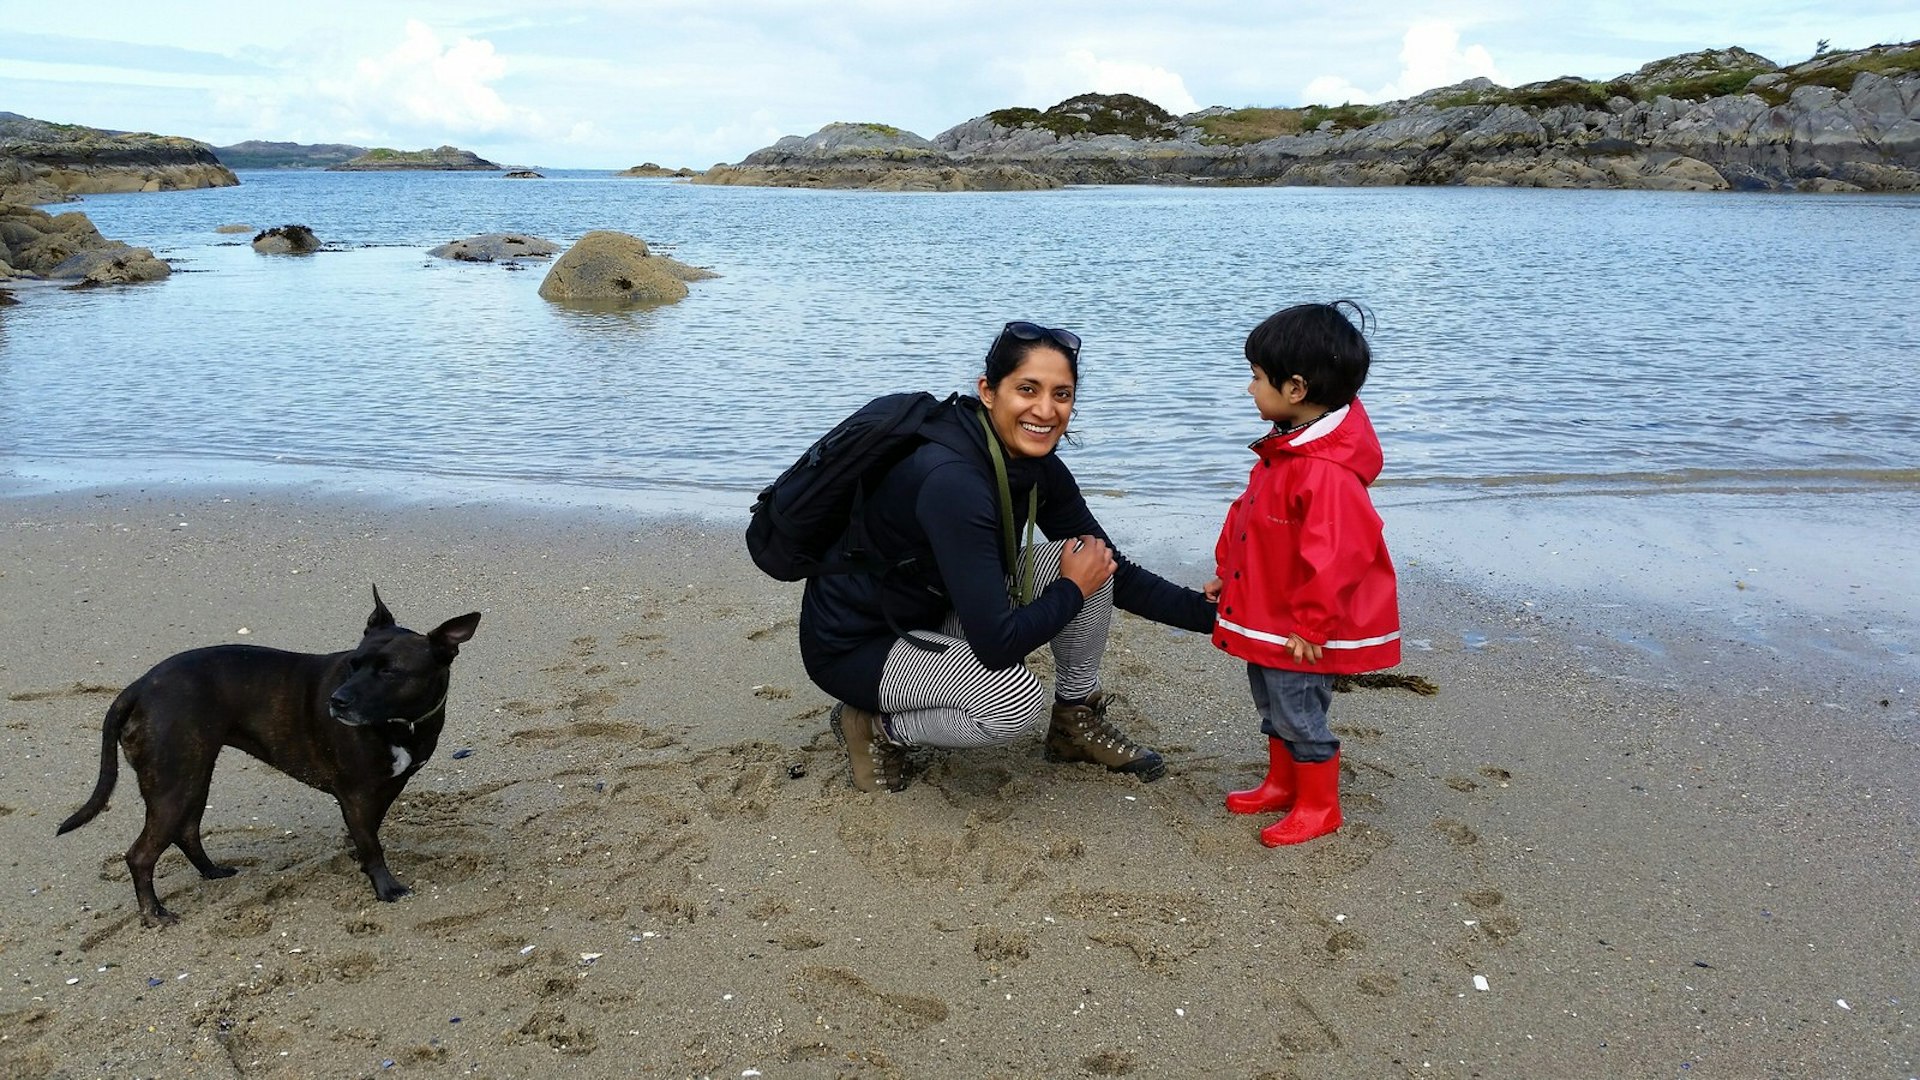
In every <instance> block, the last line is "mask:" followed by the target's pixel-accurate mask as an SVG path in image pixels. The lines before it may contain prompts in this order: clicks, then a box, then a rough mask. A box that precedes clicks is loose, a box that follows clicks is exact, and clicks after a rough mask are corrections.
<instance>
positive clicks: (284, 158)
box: [213, 139, 367, 169]
mask: <svg viewBox="0 0 1920 1080" xmlns="http://www.w3.org/2000/svg"><path fill="white" fill-rule="evenodd" d="M213 152H214V154H215V155H217V156H218V157H219V158H220V163H221V164H223V165H225V166H226V167H227V168H229V169H324V168H326V167H327V166H329V165H338V164H340V163H341V162H343V161H351V160H353V159H354V158H357V157H359V156H360V155H361V154H364V153H366V152H367V148H366V147H364V146H349V145H347V144H346V143H295V142H264V141H262V140H259V139H248V140H247V141H246V142H237V143H234V144H233V145H232V146H216V147H214V148H213Z"/></svg>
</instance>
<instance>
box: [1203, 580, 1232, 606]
mask: <svg viewBox="0 0 1920 1080" xmlns="http://www.w3.org/2000/svg"><path fill="white" fill-rule="evenodd" d="M1226 587H1227V583H1226V582H1224V581H1222V580H1220V579H1219V578H1214V579H1213V580H1212V581H1209V582H1207V583H1206V584H1205V585H1202V586H1200V595H1202V596H1204V597H1206V598H1207V603H1209V604H1217V603H1219V602H1220V593H1221V591H1222V590H1224V589H1225V588H1226Z"/></svg>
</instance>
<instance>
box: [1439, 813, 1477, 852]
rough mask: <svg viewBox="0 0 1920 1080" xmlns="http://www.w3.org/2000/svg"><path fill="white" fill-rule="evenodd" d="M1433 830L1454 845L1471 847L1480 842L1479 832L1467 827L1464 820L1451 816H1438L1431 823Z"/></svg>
mask: <svg viewBox="0 0 1920 1080" xmlns="http://www.w3.org/2000/svg"><path fill="white" fill-rule="evenodd" d="M1433 831H1434V832H1437V833H1439V834H1440V835H1441V836H1444V837H1446V838H1447V842H1448V843H1450V844H1452V845H1453V846H1454V847H1471V846H1472V845H1474V844H1477V843H1479V842H1480V834H1479V833H1477V832H1474V831H1473V830H1472V829H1470V828H1468V827H1467V825H1466V823H1465V822H1461V821H1455V820H1453V819H1452V818H1440V819H1439V820H1437V821H1435V822H1434V823H1433Z"/></svg>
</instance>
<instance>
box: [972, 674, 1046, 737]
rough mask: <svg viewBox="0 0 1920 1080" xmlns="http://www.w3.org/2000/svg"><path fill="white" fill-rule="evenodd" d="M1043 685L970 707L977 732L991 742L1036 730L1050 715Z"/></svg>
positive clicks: (1031, 732) (1029, 733) (1028, 733)
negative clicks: (972, 708) (988, 703)
mask: <svg viewBox="0 0 1920 1080" xmlns="http://www.w3.org/2000/svg"><path fill="white" fill-rule="evenodd" d="M1050 704H1051V703H1050V702H1049V701H1048V700H1047V694H1046V690H1045V688H1044V687H1041V686H1039V685H1037V684H1036V685H1034V686H1032V687H1030V688H1026V689H1025V690H1023V691H1022V692H1021V693H1020V694H1019V695H1018V696H1017V697H1011V698H1007V699H1003V700H1000V701H997V702H995V703H993V704H992V705H989V706H985V707H983V708H980V709H977V710H973V717H974V720H975V721H976V722H977V723H978V724H979V725H980V734H981V735H982V736H983V737H985V738H987V739H988V740H989V741H991V742H994V743H1007V742H1014V741H1015V740H1018V739H1021V738H1023V737H1025V736H1028V735H1032V734H1033V733H1035V732H1037V731H1039V730H1040V729H1041V727H1042V726H1044V725H1045V724H1046V722H1047V718H1048V717H1049V716H1050V715H1051V710H1050V708H1049V706H1050Z"/></svg>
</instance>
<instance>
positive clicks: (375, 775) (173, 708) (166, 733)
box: [58, 588, 480, 926]
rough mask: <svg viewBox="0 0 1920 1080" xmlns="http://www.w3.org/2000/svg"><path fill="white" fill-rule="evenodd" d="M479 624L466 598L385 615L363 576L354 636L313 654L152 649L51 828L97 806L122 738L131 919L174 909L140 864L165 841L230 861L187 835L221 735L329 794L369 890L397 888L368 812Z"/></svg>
mask: <svg viewBox="0 0 1920 1080" xmlns="http://www.w3.org/2000/svg"><path fill="white" fill-rule="evenodd" d="M479 625H480V613H479V612H477V611H476V612H473V613H472V614H469V615H462V616H460V617H459V618H456V619H448V620H447V621H446V622H444V623H442V624H441V625H440V626H439V627H438V628H437V629H435V630H434V631H433V632H432V633H428V634H416V633H414V632H413V631H411V630H407V629H404V628H402V627H399V626H396V625H394V621H393V613H392V612H389V611H388V610H387V605H385V604H384V603H381V601H380V590H379V589H377V588H376V589H375V590H374V591H373V614H372V615H370V616H368V617H367V630H366V633H365V634H364V635H363V636H362V637H361V638H360V645H359V647H358V648H356V649H352V650H349V651H347V652H337V653H328V654H326V655H318V654H314V653H295V652H283V651H281V650H279V649H266V648H261V647H260V646H257V645H215V646H212V647H210V648H205V649H193V650H191V651H189V652H183V653H180V654H178V655H176V656H172V657H169V658H167V659H165V660H162V661H161V662H160V663H158V664H156V665H154V668H153V670H151V671H149V672H147V673H146V674H145V675H142V676H141V677H140V678H139V679H137V680H135V681H134V683H133V685H131V686H129V687H127V688H126V689H125V690H122V691H121V692H120V696H119V697H117V698H115V699H114V700H113V704H112V705H111V706H109V707H108V709H107V718H106V724H105V727H104V731H103V733H102V738H101V747H100V782H99V783H97V784H95V785H94V788H93V795H92V797H90V798H89V799H87V804H86V805H85V806H82V807H81V808H80V809H78V810H76V811H74V814H73V816H72V817H70V818H68V819H67V820H65V821H63V822H61V823H60V828H59V830H58V832H61V833H64V832H67V831H69V830H72V829H77V828H79V827H80V826H82V825H85V824H86V823H87V822H89V821H92V820H93V818H94V816H95V815H97V814H98V813H100V811H101V810H103V809H105V807H106V805H107V796H109V795H111V794H112V793H113V784H114V781H115V780H116V779H118V777H119V774H120V756H119V754H118V753H117V752H116V749H115V747H116V744H117V745H118V746H122V747H125V748H126V751H127V761H128V762H129V763H130V764H131V765H132V766H133V770H134V773H135V775H137V776H138V777H139V778H140V794H141V795H142V796H144V797H145V798H146V801H147V823H146V827H145V828H143V829H141V830H140V836H139V838H138V839H136V840H134V842H133V846H132V847H131V848H128V849H127V869H129V870H131V871H133V893H134V896H135V898H136V899H137V900H138V901H139V902H140V921H141V922H142V923H144V924H146V925H147V926H158V925H161V924H163V923H171V922H174V921H176V916H175V915H174V914H173V913H172V912H170V911H168V910H167V909H166V908H164V907H162V906H161V905H160V898H159V897H158V896H155V895H154V892H153V866H154V863H156V862H158V861H160V854H161V852H163V851H165V850H166V849H167V845H168V844H177V845H179V847H180V850H181V851H182V852H183V853H185V855H186V856H187V858H188V859H189V860H191V861H192V862H193V865H194V868H195V869H197V870H199V871H200V876H201V877H206V878H222V877H229V876H231V875H232V874H233V873H234V869H233V868H232V867H228V866H220V865H217V864H216V863H214V861H213V860H212V859H209V858H207V852H206V849H204V848H202V847H201V846H200V817H201V815H202V814H204V813H205V812H206V809H207V788H208V785H209V784H210V783H211V782H212V780H213V763H214V759H215V758H217V757H219V755H220V748H221V746H223V745H225V746H232V747H235V748H237V749H240V750H243V751H245V752H246V753H249V754H252V755H253V756H254V757H256V758H259V759H260V760H261V761H264V762H266V763H267V764H269V765H271V766H273V767H274V768H276V769H279V770H280V771H281V772H284V773H286V774H287V775H288V776H291V777H293V778H294V779H296V780H299V781H301V782H302V783H305V784H308V785H310V786H312V787H316V788H319V789H320V790H321V791H325V792H327V793H329V794H331V795H332V796H333V797H334V798H335V799H338V800H339V802H340V812H341V813H342V814H343V815H344V816H345V817H346V820H347V834H348V835H349V836H350V837H352V838H353V848H354V851H355V853H357V854H358V855H359V856H360V869H362V870H364V871H366V874H367V877H368V878H370V879H372V881H373V892H374V895H376V896H378V897H379V898H380V899H382V900H397V899H399V898H400V897H402V896H405V895H406V894H407V892H408V889H407V887H406V886H405V885H402V884H400V882H399V881H397V880H395V879H394V876H393V874H392V873H391V872H389V871H388V870H387V860H386V855H385V854H384V853H383V852H382V851H381V849H380V839H379V836H378V833H379V831H380V823H381V821H383V820H384V819H385V818H386V816H387V808H388V807H390V806H392V805H393V800H394V799H396V798H398V797H399V795H400V790H401V789H402V788H404V787H406V786H407V781H408V780H409V779H411V778H412V776H413V774H414V773H415V772H417V771H418V770H419V768H420V766H421V764H422V763H424V762H425V761H426V760H427V758H428V757H429V756H431V755H432V753H433V748H434V746H435V745H436V744H437V743H438V742H439V741H440V728H441V726H442V725H443V724H445V723H446V718H447V714H446V708H447V686H448V684H449V682H450V681H451V677H452V676H451V672H450V671H449V666H450V665H451V664H452V663H453V658H454V657H455V656H457V655H459V652H460V646H461V644H462V643H464V642H465V641H467V640H468V639H469V638H471V637H473V632H474V629H475V628H476V627H478V626H479Z"/></svg>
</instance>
